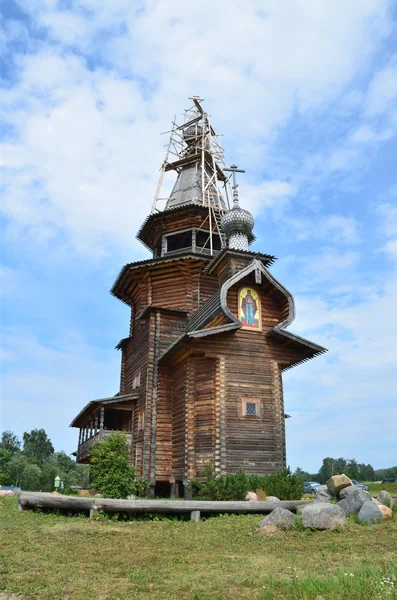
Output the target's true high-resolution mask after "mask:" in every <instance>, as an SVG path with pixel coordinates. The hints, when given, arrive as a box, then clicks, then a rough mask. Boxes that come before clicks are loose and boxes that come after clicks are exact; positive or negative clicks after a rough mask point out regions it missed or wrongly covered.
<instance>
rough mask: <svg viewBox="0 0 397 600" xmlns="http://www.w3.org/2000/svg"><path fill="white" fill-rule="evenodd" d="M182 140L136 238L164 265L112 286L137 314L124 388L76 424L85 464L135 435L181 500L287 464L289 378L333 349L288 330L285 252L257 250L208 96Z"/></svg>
mask: <svg viewBox="0 0 397 600" xmlns="http://www.w3.org/2000/svg"><path fill="white" fill-rule="evenodd" d="M192 121H193V122H192ZM173 135H174V141H175V144H174V147H175V148H176V150H177V151H176V152H173V153H171V154H172V156H171V158H172V160H170V154H169V155H168V156H167V157H166V159H165V161H164V164H163V167H162V175H163V174H164V173H165V172H167V171H174V172H176V175H177V177H176V182H175V184H174V187H173V189H172V191H171V193H170V194H169V195H168V196H167V199H166V205H165V207H164V209H162V210H160V209H159V202H157V198H156V202H155V203H154V206H153V210H152V212H151V214H150V215H149V216H148V218H147V219H146V221H145V222H144V223H143V225H142V227H141V229H140V230H139V232H138V236H137V237H138V239H139V240H140V241H141V242H142V243H143V244H144V245H145V246H146V247H147V248H148V250H150V252H151V254H152V256H151V257H150V258H148V259H147V260H143V261H139V262H134V263H130V264H127V265H125V266H124V267H123V268H122V270H121V272H120V274H119V276H118V277H117V279H116V281H115V283H114V285H113V287H112V289H111V293H112V294H113V295H114V296H115V297H116V298H117V299H119V300H120V301H121V302H123V303H125V304H127V305H128V306H129V307H130V324H129V333H128V337H125V338H123V339H122V340H121V341H120V342H119V344H118V345H117V349H119V350H120V351H121V376H120V389H119V390H118V393H117V394H116V395H115V396H113V397H111V398H102V399H99V400H94V401H92V402H90V403H88V404H87V406H85V407H84V408H83V409H82V411H81V412H80V413H79V414H78V415H77V416H76V417H75V419H74V420H73V422H72V423H71V426H73V427H77V428H78V429H79V443H78V450H77V453H76V455H77V460H78V461H80V462H89V455H90V450H91V448H92V446H93V445H94V444H95V443H96V442H97V441H98V440H100V439H103V438H104V437H105V436H106V435H108V434H109V432H110V431H115V430H117V431H123V432H124V433H125V434H126V435H127V437H128V440H129V443H130V448H131V461H132V462H133V464H135V466H136V468H137V472H138V474H142V475H144V476H146V478H147V479H148V481H149V484H150V490H151V493H152V495H153V494H155V493H156V494H161V495H168V494H171V496H175V495H182V494H185V495H186V493H188V492H187V491H188V489H189V482H190V481H191V480H192V479H193V478H196V477H201V476H203V472H204V469H205V466H206V464H207V463H211V464H212V465H213V467H214V469H215V471H216V473H218V474H225V473H235V472H236V471H238V470H239V468H240V467H242V468H243V469H244V470H245V471H246V472H248V473H260V474H265V473H271V472H275V471H277V470H279V469H281V468H282V467H283V466H285V465H286V450H285V412H284V401H283V384H282V373H283V371H285V370H286V369H289V368H291V367H293V366H295V365H298V364H299V363H301V362H303V361H306V360H308V359H311V358H313V357H315V356H317V355H319V354H322V353H323V352H325V349H324V348H322V347H321V346H318V345H317V344H314V343H312V342H309V341H308V340H306V339H303V338H301V337H299V336H296V335H294V334H293V333H291V332H290V331H289V330H287V327H288V326H289V325H290V324H291V323H292V321H293V319H294V316H295V311H294V301H293V297H292V295H291V294H290V292H289V291H288V290H287V289H286V288H285V287H283V286H282V285H281V284H280V283H279V282H278V281H277V280H276V279H275V278H274V277H273V276H272V274H271V272H270V270H269V268H270V267H271V265H272V263H273V262H274V260H275V259H274V257H273V256H271V255H268V254H264V253H261V252H257V251H252V250H250V244H251V243H252V242H253V241H254V235H253V226H254V220H253V218H252V216H251V214H250V213H249V212H248V211H246V210H244V209H243V208H241V207H240V205H239V198H238V186H237V184H236V181H235V173H236V171H237V172H238V169H237V168H236V167H231V168H230V169H227V168H225V166H224V162H223V160H222V155H221V153H220V152H219V147H218V146H217V145H216V141H215V140H214V138H215V136H216V134H215V132H214V130H213V128H212V125H211V124H210V123H209V116H208V115H207V113H205V112H204V111H203V108H202V104H201V100H200V99H197V98H193V108H192V109H190V112H188V111H187V116H186V119H185V123H184V124H183V125H182V126H179V127H178V128H177V126H176V125H175V126H174V128H173V133H172V135H171V141H172V139H173V138H172V136H173ZM171 147H172V144H171ZM230 171H232V173H233V186H232V187H231V186H230V177H228V173H229V172H230ZM162 175H161V177H160V180H161V179H162ZM160 182H161V181H160ZM222 185H223V190H222ZM228 190H229V192H228ZM231 199H233V205H232V206H229V202H230V200H231Z"/></svg>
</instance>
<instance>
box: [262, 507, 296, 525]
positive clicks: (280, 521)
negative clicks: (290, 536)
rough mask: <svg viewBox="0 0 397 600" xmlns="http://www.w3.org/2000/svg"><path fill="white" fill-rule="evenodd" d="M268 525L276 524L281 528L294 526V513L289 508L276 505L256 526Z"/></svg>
mask: <svg viewBox="0 0 397 600" xmlns="http://www.w3.org/2000/svg"><path fill="white" fill-rule="evenodd" d="M269 525H277V526H278V527H281V529H292V527H293V526H294V515H293V513H292V512H291V511H290V510H287V509H286V508H281V506H278V507H277V508H275V509H274V510H272V512H271V513H270V514H269V515H267V517H265V518H264V519H262V521H261V522H260V523H259V525H258V527H259V528H262V527H267V526H269Z"/></svg>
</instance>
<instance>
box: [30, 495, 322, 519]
mask: <svg viewBox="0 0 397 600" xmlns="http://www.w3.org/2000/svg"><path fill="white" fill-rule="evenodd" d="M308 502H313V501H312V500H309V501H302V500H284V501H283V500H282V501H280V502H267V501H264V502H262V501H259V502H246V501H242V502H234V501H230V502H212V501H207V500H177V501H173V500H116V499H111V498H98V497H83V498H80V497H76V496H62V495H58V494H50V493H46V492H18V504H19V506H20V508H21V510H28V509H31V508H51V509H54V508H58V509H60V510H69V511H76V512H79V511H87V512H89V511H91V510H95V511H99V510H103V511H104V512H110V513H115V512H126V513H145V512H150V513H174V514H184V513H192V512H194V511H198V512H200V513H202V512H204V513H258V514H267V513H270V512H271V511H272V510H274V509H275V508H277V507H278V506H279V507H281V508H286V509H288V510H291V511H292V512H296V511H297V508H298V506H301V505H306V504H308ZM93 514H94V513H93Z"/></svg>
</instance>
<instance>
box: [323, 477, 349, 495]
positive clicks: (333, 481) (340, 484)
mask: <svg viewBox="0 0 397 600" xmlns="http://www.w3.org/2000/svg"><path fill="white" fill-rule="evenodd" d="M348 485H353V484H352V482H351V480H350V479H349V478H348V476H347V475H345V474H344V473H342V475H333V476H332V477H330V478H329V479H328V481H327V488H328V491H329V492H331V494H333V495H334V496H339V493H340V492H341V491H342V490H343V488H346V487H347V486H348Z"/></svg>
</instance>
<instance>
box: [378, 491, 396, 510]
mask: <svg viewBox="0 0 397 600" xmlns="http://www.w3.org/2000/svg"><path fill="white" fill-rule="evenodd" d="M378 500H379V502H380V503H381V504H383V506H387V507H388V508H393V504H394V500H393V498H392V497H391V495H390V494H389V492H386V490H382V491H381V492H380V493H379V495H378Z"/></svg>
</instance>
